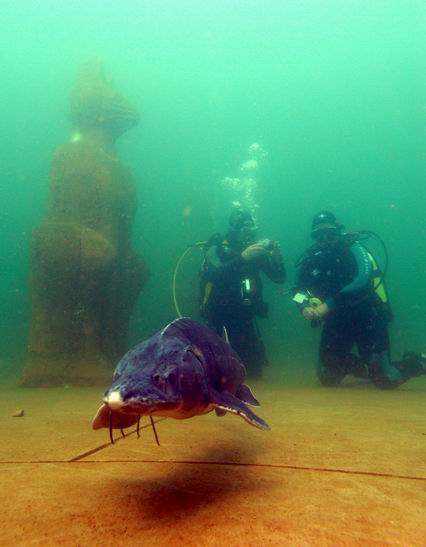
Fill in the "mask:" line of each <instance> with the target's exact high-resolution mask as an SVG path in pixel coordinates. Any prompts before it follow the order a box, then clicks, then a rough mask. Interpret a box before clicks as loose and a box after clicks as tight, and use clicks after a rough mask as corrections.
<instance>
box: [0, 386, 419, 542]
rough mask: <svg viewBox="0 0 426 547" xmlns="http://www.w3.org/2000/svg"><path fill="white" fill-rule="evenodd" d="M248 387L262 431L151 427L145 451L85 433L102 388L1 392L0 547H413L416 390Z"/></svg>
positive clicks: (229, 425)
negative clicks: (255, 401)
mask: <svg viewBox="0 0 426 547" xmlns="http://www.w3.org/2000/svg"><path fill="white" fill-rule="evenodd" d="M251 386H252V388H253V390H254V392H255V394H256V396H257V397H258V398H259V400H260V401H261V403H262V406H261V407H260V409H259V414H260V415H261V416H262V417H263V418H264V419H265V420H267V421H268V422H269V423H270V424H271V426H272V431H271V432H262V431H258V430H256V429H255V428H253V427H250V426H249V425H247V424H246V423H245V422H244V421H243V420H241V419H240V418H238V417H236V416H230V415H227V416H225V417H223V418H218V417H216V416H215V415H214V414H209V415H207V416H202V417H199V418H192V419H190V420H185V421H175V420H171V419H167V420H161V419H159V420H160V421H159V422H158V424H157V430H158V434H159V437H160V442H161V446H160V447H158V446H157V445H156V444H155V439H154V436H153V433H152V431H151V430H150V428H149V427H148V424H147V423H146V424H145V428H144V429H142V430H141V437H140V438H139V439H138V438H137V436H136V433H135V432H134V430H133V429H132V428H131V429H129V430H128V432H129V434H128V436H127V437H126V438H124V439H119V436H120V435H119V433H117V434H116V435H117V442H115V444H114V445H111V444H110V443H109V436H108V432H107V430H100V431H96V432H94V431H92V430H91V425H90V422H91V418H92V416H93V415H94V413H95V411H96V409H97V407H98V406H99V403H100V399H101V395H102V389H98V388H90V389H89V388H85V389H83V388H73V387H72V386H71V387H70V388H69V389H63V388H62V389H59V388H55V389H20V388H18V387H17V381H14V380H7V381H6V380H4V381H3V383H2V384H0V391H1V398H0V415H1V419H0V434H1V443H0V473H1V475H0V479H1V488H0V508H1V511H0V528H1V534H0V545H7V546H12V545H13V546H19V545H24V546H26V545H43V546H48V545H55V546H56V545H61V546H68V545H70V546H84V547H86V546H91V545H96V546H98V545H99V546H109V545H147V546H148V545H149V546H156V545H159V546H162V545H167V546H169V547H174V546H179V545H182V546H185V547H189V546H262V547H263V546H267V545H277V546H279V545H291V546H298V545H302V546H309V545H315V546H317V545H333V546H336V545H360V546H361V545H362V546H365V545H368V546H370V545H373V546H375V545H401V546H402V545H404V546H406V545H410V546H416V545H419V546H424V545H426V378H421V379H418V380H413V381H411V382H409V383H407V384H406V386H403V388H400V389H399V390H397V391H379V390H376V389H375V388H373V387H372V386H369V385H358V384H354V383H351V384H348V385H344V386H342V387H340V388H337V389H332V388H321V387H316V386H312V387H289V386H287V387H286V386H282V385H280V384H279V382H274V381H272V379H269V380H267V381H264V382H251ZM21 408H22V409H24V410H25V416H23V417H20V418H16V417H12V414H13V412H14V411H15V410H17V409H21Z"/></svg>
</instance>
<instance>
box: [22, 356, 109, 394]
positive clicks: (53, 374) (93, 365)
mask: <svg viewBox="0 0 426 547" xmlns="http://www.w3.org/2000/svg"><path fill="white" fill-rule="evenodd" d="M113 371H114V365H112V364H111V363H109V362H107V361H106V360H103V359H99V358H98V359H97V358H94V359H87V358H85V359H78V358H76V359H71V358H64V357H59V356H58V358H56V359H55V358H52V357H51V356H48V357H43V356H39V355H36V356H30V359H29V360H28V361H27V364H26V365H25V368H24V371H23V373H22V378H21V381H20V385H21V386H22V387H60V386H66V385H70V386H106V385H108V384H109V383H110V382H111V378H112V374H113Z"/></svg>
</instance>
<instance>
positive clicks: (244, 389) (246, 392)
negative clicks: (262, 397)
mask: <svg viewBox="0 0 426 547" xmlns="http://www.w3.org/2000/svg"><path fill="white" fill-rule="evenodd" d="M235 395H236V396H237V397H238V399H241V400H242V401H243V402H244V403H247V404H248V405H252V406H260V403H259V401H258V400H257V399H256V397H255V396H254V395H253V392H252V390H251V389H250V388H249V386H247V385H246V384H241V385H240V387H239V388H238V389H237V393H236V394H235Z"/></svg>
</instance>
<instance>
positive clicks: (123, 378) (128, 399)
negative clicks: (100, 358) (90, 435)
mask: <svg viewBox="0 0 426 547" xmlns="http://www.w3.org/2000/svg"><path fill="white" fill-rule="evenodd" d="M164 342H165V341H164V340H161V341H158V340H156V341H155V342H154V341H151V340H147V341H146V342H143V343H142V344H140V345H139V346H136V348H134V349H133V350H131V351H129V352H128V353H127V354H126V355H125V356H124V357H123V358H122V359H121V361H120V362H119V363H118V365H117V368H116V370H115V372H114V376H113V382H112V385H111V387H110V388H109V389H108V390H107V391H106V392H105V395H104V398H103V405H102V406H101V408H100V409H99V410H98V412H97V414H96V416H95V418H94V420H93V424H92V425H93V429H99V428H102V427H110V428H111V427H112V428H126V427H130V426H131V425H133V424H135V423H136V422H138V421H139V419H140V417H141V416H144V415H149V416H153V415H155V416H166V417H172V418H177V419H184V418H190V417H192V416H194V415H197V414H203V413H204V412H208V411H209V410H210V409H209V408H208V407H209V391H208V386H207V383H206V375H205V360H204V356H203V354H202V352H201V350H200V349H199V348H197V347H196V346H192V345H188V344H184V343H183V342H182V341H181V340H179V339H176V338H172V337H170V338H168V339H167V341H166V344H165V343H164Z"/></svg>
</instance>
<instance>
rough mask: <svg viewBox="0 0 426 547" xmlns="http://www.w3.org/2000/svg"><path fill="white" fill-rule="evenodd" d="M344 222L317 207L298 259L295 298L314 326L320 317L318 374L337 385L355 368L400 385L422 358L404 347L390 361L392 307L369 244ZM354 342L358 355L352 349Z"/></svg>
mask: <svg viewBox="0 0 426 547" xmlns="http://www.w3.org/2000/svg"><path fill="white" fill-rule="evenodd" d="M342 228H343V226H341V225H340V224H339V223H338V222H337V221H336V218H335V216H334V215H333V213H331V212H329V211H321V212H320V213H318V214H317V215H316V216H315V217H314V219H313V222H312V232H311V235H312V238H313V239H314V241H315V244H314V245H313V247H311V248H310V249H309V250H308V251H307V253H306V254H305V256H304V258H303V260H302V261H301V262H300V263H299V264H300V266H299V272H298V283H297V289H296V293H295V296H294V301H295V302H296V304H297V305H298V307H299V309H300V310H301V312H302V314H303V317H304V318H305V319H306V320H308V321H310V322H311V324H312V325H313V326H316V325H319V324H320V323H323V330H322V335H321V342H320V349H319V363H318V369H317V374H318V378H319V380H320V382H321V383H322V384H323V385H326V386H335V385H338V384H340V382H341V381H342V380H343V378H344V377H345V375H346V374H353V375H355V376H357V377H361V378H369V379H371V381H372V382H373V383H374V384H375V385H376V386H377V387H381V388H388V389H391V388H395V387H398V386H399V385H401V384H402V383H404V382H405V381H407V380H408V379H409V378H412V377H414V376H419V375H421V374H424V373H425V372H426V371H425V369H424V367H423V365H424V364H425V363H426V358H425V356H424V355H421V354H417V353H406V354H405V355H404V357H403V359H402V360H401V361H400V362H398V363H391V361H390V342H389V334H388V324H389V322H390V321H391V320H392V312H391V309H390V305H389V301H388V297H387V292H386V288H385V286H384V281H383V278H382V276H381V272H380V270H379V268H378V265H377V264H376V262H375V260H374V257H373V256H372V255H371V254H370V253H369V252H368V250H367V249H366V248H365V247H363V246H362V245H361V244H360V243H359V242H357V241H356V238H353V237H352V238H351V237H350V235H349V234H347V235H345V234H343V233H342ZM355 345H356V347H357V350H358V356H356V355H354V354H352V353H351V350H352V348H353V346H355Z"/></svg>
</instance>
